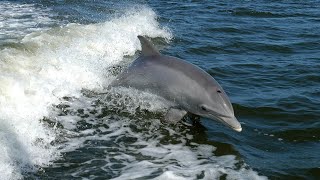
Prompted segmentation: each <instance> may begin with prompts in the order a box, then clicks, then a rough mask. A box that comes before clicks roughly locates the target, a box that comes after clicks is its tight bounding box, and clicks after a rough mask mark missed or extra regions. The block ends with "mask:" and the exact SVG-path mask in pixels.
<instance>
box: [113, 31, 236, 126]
mask: <svg viewBox="0 0 320 180" xmlns="http://www.w3.org/2000/svg"><path fill="white" fill-rule="evenodd" d="M138 38H139V40H140V43H141V47H142V50H141V54H140V56H139V57H138V58H137V59H136V60H135V61H134V62H133V63H132V64H131V65H130V66H129V67H128V68H127V69H125V70H124V71H123V72H122V73H120V74H119V75H118V76H117V77H116V79H115V80H114V81H113V82H112V83H111V84H110V87H127V88H135V89H138V90H141V91H148V92H150V93H152V94H156V95H158V96H161V97H163V98H165V99H166V100H168V101H170V102H172V106H171V107H169V108H168V112H167V113H166V115H165V116H164V119H163V120H164V121H165V122H169V123H176V122H178V121H180V120H181V119H182V118H183V117H184V116H185V115H186V114H187V112H189V113H192V114H195V115H198V116H201V117H206V118H209V119H214V120H218V121H220V122H222V123H223V124H225V125H227V126H229V127H230V128H232V129H233V130H235V131H238V132H241V131H242V128H241V125H240V123H239V122H238V120H237V119H236V117H235V115H234V111H233V107H232V105H231V103H230V101H229V98H228V96H227V94H226V93H225V92H224V90H223V89H222V87H221V86H220V85H219V83H218V82H217V81H216V80H215V79H214V78H213V77H212V76H211V75H209V74H208V73H207V72H205V71H204V70H202V69H200V68H199V67H197V66H195V65H193V64H191V63H189V62H187V61H184V60H182V59H179V58H176V57H171V56H166V55H162V54H161V53H160V52H159V51H158V50H157V49H156V48H155V47H154V46H153V45H152V44H151V43H150V42H149V41H148V40H147V39H146V38H145V37H143V36H138Z"/></svg>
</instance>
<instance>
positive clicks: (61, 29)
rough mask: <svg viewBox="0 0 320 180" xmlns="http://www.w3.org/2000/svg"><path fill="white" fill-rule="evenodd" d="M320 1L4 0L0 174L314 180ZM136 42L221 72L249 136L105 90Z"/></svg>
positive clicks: (134, 94) (143, 96) (156, 101)
mask: <svg viewBox="0 0 320 180" xmlns="http://www.w3.org/2000/svg"><path fill="white" fill-rule="evenodd" d="M319 3H320V2H316V1H312V2H296V1H292V2H291V1H286V2H281V3H280V2H272V3H270V2H267V1H266V2H264V1H246V2H242V3H236V2H234V1H230V2H228V1H224V2H221V3H214V2H206V3H204V2H179V1H177V2H175V1H170V2H165V1H163V2H158V1H135V2H132V1H124V2H121V3H119V2H117V1H114V2H113V1H108V2H104V1H98V2H91V1H81V3H79V2H75V1H74V2H73V1H70V2H62V1H55V2H54V1H51V2H50V3H49V2H47V1H39V2H34V1H1V2H0V154H1V156H0V179H23V178H25V179H80V178H87V179H99V178H102V179H219V178H220V179H267V178H271V179H273V178H309V179H312V178H313V179H317V177H319V176H320V174H319V171H320V170H319V167H320V163H319V162H320V154H319V152H320V151H319V149H320V142H319V141H320V134H319V132H320V128H319V127H320V123H319V122H320V121H319V119H320V118H319V113H320V111H319V107H320V75H319V72H320V64H319V60H320V58H319V57H320V53H319V49H320V44H319V42H320V41H319V40H320V35H319V31H318V30H319V28H320V19H319V17H320V11H319V10H318V9H319V5H320V4H319ZM137 35H144V36H148V37H150V38H151V40H152V41H153V43H154V44H155V45H156V46H157V47H158V48H159V49H161V52H162V53H164V54H168V55H172V56H176V57H180V58H183V59H186V60H187V61H189V62H191V63H193V64H196V65H198V66H200V67H202V68H203V69H205V70H206V71H207V72H209V73H210V74H211V75H212V76H213V77H215V78H216V79H217V80H218V81H219V82H220V83H221V85H222V86H223V87H224V89H225V90H226V91H227V93H228V94H229V96H230V99H231V101H232V102H233V105H234V109H235V113H236V116H237V117H238V119H239V121H240V122H241V123H242V126H243V132H241V133H237V132H233V131H232V130H230V129H228V128H227V127H225V126H223V125H222V124H219V123H218V122H215V121H213V120H209V119H204V118H201V119H200V121H199V122H192V121H190V119H188V118H186V119H184V121H183V122H181V123H178V124H177V125H174V126H173V125H166V124H162V123H161V122H160V119H161V117H162V116H163V114H164V113H165V112H166V109H167V107H168V103H170V102H166V101H165V100H164V99H162V98H161V97H157V96H154V95H152V94H148V93H145V92H139V91H137V90H134V89H122V88H119V89H111V90H107V86H108V84H110V82H111V81H112V80H113V79H114V78H115V76H116V75H117V74H118V73H119V72H121V70H122V69H123V68H125V67H127V66H128V65H129V64H130V62H132V61H133V60H134V59H135V58H136V57H137V56H138V51H139V50H140V48H141V47H140V44H139V40H138V39H137Z"/></svg>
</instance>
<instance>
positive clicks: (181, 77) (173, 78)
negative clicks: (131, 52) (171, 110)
mask: <svg viewBox="0 0 320 180" xmlns="http://www.w3.org/2000/svg"><path fill="white" fill-rule="evenodd" d="M215 85H218V84H217V83H215V80H214V79H213V78H212V77H211V76H210V75H209V74H207V73H206V72H205V71H203V70H202V69H200V68H198V67H196V66H194V65H192V64H190V63H188V62H186V61H184V60H181V59H178V58H174V57H170V56H164V55H157V56H140V57H139V58H138V59H136V60H135V61H134V62H133V63H132V64H131V65H130V66H129V67H128V68H127V69H126V70H124V71H123V72H122V73H121V74H120V75H119V76H118V77H117V79H116V80H115V81H114V82H113V83H112V84H111V86H113V87H115V86H122V87H131V88H135V89H138V90H148V91H149V92H151V93H153V94H157V95H160V96H162V97H164V98H166V99H168V100H170V101H179V102H180V101H182V102H184V99H181V97H187V96H190V95H193V96H198V93H199V92H201V91H199V88H210V86H215ZM218 86H219V85H218ZM182 90H183V91H182ZM201 96H203V94H201Z"/></svg>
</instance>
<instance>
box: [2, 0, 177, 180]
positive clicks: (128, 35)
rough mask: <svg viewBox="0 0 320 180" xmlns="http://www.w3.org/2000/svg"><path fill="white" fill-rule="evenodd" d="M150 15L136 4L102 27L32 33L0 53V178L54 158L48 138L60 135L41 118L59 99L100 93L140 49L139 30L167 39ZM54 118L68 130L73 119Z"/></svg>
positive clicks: (20, 9)
mask: <svg viewBox="0 0 320 180" xmlns="http://www.w3.org/2000/svg"><path fill="white" fill-rule="evenodd" d="M7 10H8V11H7ZM10 10H11V13H12V14H13V15H17V16H18V15H20V14H21V15H23V14H27V13H28V12H25V11H30V13H31V16H32V17H36V16H38V15H39V13H40V12H39V11H38V9H36V8H34V6H33V5H16V4H13V3H8V2H6V3H1V4H0V13H2V14H1V16H0V17H5V16H4V15H3V13H8V12H9V11H10ZM19 13H20V14H19ZM37 13H38V14H37ZM46 13H47V11H45V13H43V14H40V16H39V17H40V18H39V19H38V20H39V22H42V20H43V19H44V22H47V21H46V18H47V17H48V16H47V14H46ZM5 15H6V16H9V15H7V14H5ZM41 16H43V18H42V17H41ZM13 18H14V17H13ZM156 19H157V16H156V14H155V13H154V12H153V11H152V10H151V9H150V8H147V7H141V8H140V9H138V11H137V9H136V10H128V11H127V14H124V15H123V16H121V17H115V18H113V19H111V20H109V21H107V22H104V23H100V24H91V25H80V24H68V25H67V26H64V27H57V28H53V29H50V30H47V31H36V32H33V33H31V34H27V35H26V36H25V37H24V38H23V39H22V41H21V43H22V44H23V45H24V47H25V48H26V49H24V48H23V49H19V48H17V49H15V48H5V49H3V50H1V52H0V71H1V74H0V103H1V106H0V127H1V128H0V154H1V156H0V179H18V178H21V173H23V172H25V171H30V170H31V171H32V170H37V168H36V167H39V166H47V165H48V164H50V163H52V161H53V160H55V159H57V158H59V154H60V151H59V150H58V149H59V148H61V147H59V146H58V145H52V144H51V143H52V142H53V141H54V140H55V139H57V138H60V137H59V135H61V132H58V131H57V130H56V129H52V128H49V127H47V126H46V125H44V124H43V123H42V122H41V121H39V120H40V119H42V118H43V117H44V116H49V112H50V111H49V110H50V109H51V106H52V104H59V103H60V102H61V97H63V96H73V97H79V96H80V95H81V93H80V91H81V90H82V89H91V90H92V89H96V90H99V89H102V88H103V86H105V85H107V84H108V83H109V82H110V79H112V76H109V74H108V72H107V71H106V69H107V68H108V67H110V66H112V65H115V64H118V63H119V62H121V61H122V60H123V57H124V56H126V55H133V54H134V53H135V52H136V51H137V50H138V49H139V48H140V45H139V41H138V39H137V35H147V36H149V37H164V38H166V39H170V38H171V34H170V32H169V31H168V30H166V29H163V28H161V27H160V26H159V24H158V22H157V21H156ZM11 21H15V20H10V18H9V21H8V22H6V21H4V22H2V26H3V27H4V26H5V25H4V23H5V24H8V23H11ZM29 21H30V22H29ZM32 21H34V23H39V22H38V21H37V20H36V21H35V20H34V19H32V18H31V19H29V20H26V21H25V23H22V25H21V26H18V24H21V23H20V22H19V23H16V24H17V25H15V24H14V23H13V24H12V26H10V27H8V28H7V26H6V28H5V29H4V33H2V34H5V35H8V34H9V35H12V33H15V32H18V31H21V32H23V33H22V34H20V35H21V36H23V35H24V33H29V32H28V31H27V30H25V29H29V28H30V27H31V26H34V24H33V22H32ZM49 21H50V20H48V22H49ZM1 29H2V28H1ZM11 29H14V31H11ZM42 30H43V29H42ZM3 37H4V36H3ZM60 121H61V122H63V123H64V125H67V124H68V125H69V126H70V127H66V128H72V127H71V126H72V124H74V121H76V119H74V118H73V119H71V118H68V117H65V119H64V120H61V119H60ZM73 128H74V127H73ZM87 133H89V132H87ZM71 134H72V133H71ZM79 141H81V138H79ZM68 144H69V145H70V147H73V146H74V147H76V146H77V143H76V142H72V141H71V142H67V143H66V144H65V146H68Z"/></svg>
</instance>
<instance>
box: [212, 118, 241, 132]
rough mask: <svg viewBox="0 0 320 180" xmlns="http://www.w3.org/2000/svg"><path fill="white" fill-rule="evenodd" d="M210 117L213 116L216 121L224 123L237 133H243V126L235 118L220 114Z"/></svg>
mask: <svg viewBox="0 0 320 180" xmlns="http://www.w3.org/2000/svg"><path fill="white" fill-rule="evenodd" d="M210 115H211V116H213V117H214V119H217V120H218V121H220V122H221V123H223V124H224V125H226V126H228V127H230V128H231V129H233V130H235V131H237V132H241V131H242V127H241V124H240V123H239V121H238V120H237V118H236V117H235V116H227V115H223V114H219V113H210Z"/></svg>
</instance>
